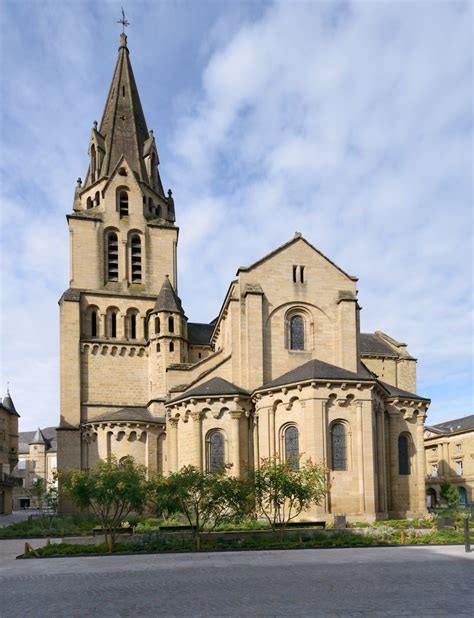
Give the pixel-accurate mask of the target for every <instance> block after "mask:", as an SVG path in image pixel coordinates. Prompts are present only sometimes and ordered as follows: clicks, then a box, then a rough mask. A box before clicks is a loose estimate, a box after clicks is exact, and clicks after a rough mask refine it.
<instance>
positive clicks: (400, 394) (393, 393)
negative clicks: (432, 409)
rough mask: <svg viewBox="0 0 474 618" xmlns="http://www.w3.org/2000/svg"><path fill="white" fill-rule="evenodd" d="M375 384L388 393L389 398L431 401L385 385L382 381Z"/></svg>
mask: <svg viewBox="0 0 474 618" xmlns="http://www.w3.org/2000/svg"><path fill="white" fill-rule="evenodd" d="M377 382H378V383H379V384H381V385H382V386H383V387H384V388H385V389H386V390H387V391H388V392H389V394H390V397H401V398H403V399H419V400H420V401H431V400H430V399H428V398H427V397H422V396H421V395H417V394H416V393H410V392H409V391H404V390H402V389H401V388H397V387H396V386H392V385H391V384H387V382H382V380H377Z"/></svg>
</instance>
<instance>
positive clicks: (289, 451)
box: [284, 425, 300, 470]
mask: <svg viewBox="0 0 474 618" xmlns="http://www.w3.org/2000/svg"><path fill="white" fill-rule="evenodd" d="M284 443H285V461H286V462H288V464H289V467H290V470H299V450H300V447H299V434H298V429H297V427H295V426H294V425H290V426H289V427H287V428H286V430H285V433H284Z"/></svg>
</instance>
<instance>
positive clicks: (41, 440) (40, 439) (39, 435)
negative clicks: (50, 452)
mask: <svg viewBox="0 0 474 618" xmlns="http://www.w3.org/2000/svg"><path fill="white" fill-rule="evenodd" d="M47 443H48V441H47V440H46V438H45V437H44V436H43V432H42V431H41V429H40V428H39V427H38V429H37V430H36V432H35V435H34V436H33V437H32V438H31V440H30V442H29V444H47Z"/></svg>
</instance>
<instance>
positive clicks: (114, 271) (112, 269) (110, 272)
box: [107, 232, 118, 281]
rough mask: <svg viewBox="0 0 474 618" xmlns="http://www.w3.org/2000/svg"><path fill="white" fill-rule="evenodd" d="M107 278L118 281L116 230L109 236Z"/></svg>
mask: <svg viewBox="0 0 474 618" xmlns="http://www.w3.org/2000/svg"><path fill="white" fill-rule="evenodd" d="M107 279H108V280H109V281H118V238H117V234H115V233H114V232H112V233H111V234H109V235H108V238H107Z"/></svg>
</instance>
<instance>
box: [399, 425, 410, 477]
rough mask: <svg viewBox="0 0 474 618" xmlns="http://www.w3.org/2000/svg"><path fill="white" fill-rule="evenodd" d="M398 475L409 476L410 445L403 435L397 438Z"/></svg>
mask: <svg viewBox="0 0 474 618" xmlns="http://www.w3.org/2000/svg"><path fill="white" fill-rule="evenodd" d="M398 473H399V474H401V475H406V474H410V444H409V441H408V437H407V436H404V435H403V434H402V435H400V436H398Z"/></svg>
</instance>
